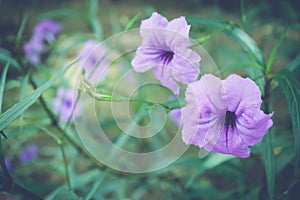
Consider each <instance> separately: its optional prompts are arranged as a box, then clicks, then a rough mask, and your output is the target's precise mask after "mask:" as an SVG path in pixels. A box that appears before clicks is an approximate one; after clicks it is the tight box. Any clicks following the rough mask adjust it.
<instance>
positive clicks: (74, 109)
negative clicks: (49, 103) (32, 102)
mask: <svg viewBox="0 0 300 200" xmlns="http://www.w3.org/2000/svg"><path fill="white" fill-rule="evenodd" d="M77 96H78V93H77V91H76V90H73V89H70V88H64V87H60V88H59V89H58V90H57V94H56V98H55V100H54V101H53V111H54V113H55V114H57V115H58V116H59V119H60V120H61V121H62V122H67V121H68V119H69V118H70V119H71V120H74V119H75V118H77V117H79V116H80V115H81V113H82V106H81V104H80V102H79V101H77V103H76V98H77ZM75 103H76V105H75Z"/></svg>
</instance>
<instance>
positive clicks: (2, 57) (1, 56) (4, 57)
mask: <svg viewBox="0 0 300 200" xmlns="http://www.w3.org/2000/svg"><path fill="white" fill-rule="evenodd" d="M1 61H2V62H5V63H7V62H10V64H11V65H12V66H14V67H16V68H17V69H19V70H21V66H20V64H19V63H18V62H17V61H16V60H15V59H14V58H12V57H11V54H10V52H9V51H8V50H6V49H2V48H0V62H1Z"/></svg>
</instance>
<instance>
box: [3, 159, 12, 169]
mask: <svg viewBox="0 0 300 200" xmlns="http://www.w3.org/2000/svg"><path fill="white" fill-rule="evenodd" d="M4 163H5V165H6V168H7V170H8V171H10V170H11V165H12V159H11V158H10V157H5V158H4Z"/></svg>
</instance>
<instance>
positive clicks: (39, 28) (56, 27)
mask: <svg viewBox="0 0 300 200" xmlns="http://www.w3.org/2000/svg"><path fill="white" fill-rule="evenodd" d="M61 30H62V26H61V25H60V24H59V23H57V22H55V21H52V20H50V19H44V20H43V21H41V22H40V23H39V24H37V25H36V26H35V27H34V36H35V37H39V38H41V40H44V41H47V42H49V43H50V42H52V41H53V40H55V35H57V34H58V33H59V32H60V31H61Z"/></svg>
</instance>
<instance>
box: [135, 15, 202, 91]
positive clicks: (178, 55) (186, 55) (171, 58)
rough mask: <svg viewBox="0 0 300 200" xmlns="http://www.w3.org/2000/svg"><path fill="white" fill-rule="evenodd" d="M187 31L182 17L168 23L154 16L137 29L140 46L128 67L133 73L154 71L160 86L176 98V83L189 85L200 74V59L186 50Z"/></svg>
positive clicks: (188, 42)
mask: <svg viewBox="0 0 300 200" xmlns="http://www.w3.org/2000/svg"><path fill="white" fill-rule="evenodd" d="M189 30H190V26H189V25H188V24H187V22H186V20H185V18H184V17H179V18H177V19H173V20H172V21H170V22H168V20H167V19H166V18H165V17H163V16H161V15H159V14H158V13H153V14H152V16H151V17H150V18H149V19H146V20H143V21H142V23H141V27H140V34H141V37H142V44H141V46H140V47H139V48H138V49H137V51H136V55H135V57H134V59H133V60H132V62H131V64H132V66H133V68H134V69H135V71H136V72H145V71H147V70H149V69H153V74H154V76H155V77H156V79H158V80H159V81H160V82H161V84H162V85H163V86H165V87H168V88H170V89H171V90H172V91H173V93H175V94H179V91H180V87H179V85H178V83H177V82H182V83H190V82H192V81H194V80H196V79H197V78H198V76H199V74H200V69H199V62H200V56H199V55H198V54H197V53H196V52H194V51H192V50H190V49H189V46H190V40H189V37H188V35H189Z"/></svg>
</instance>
